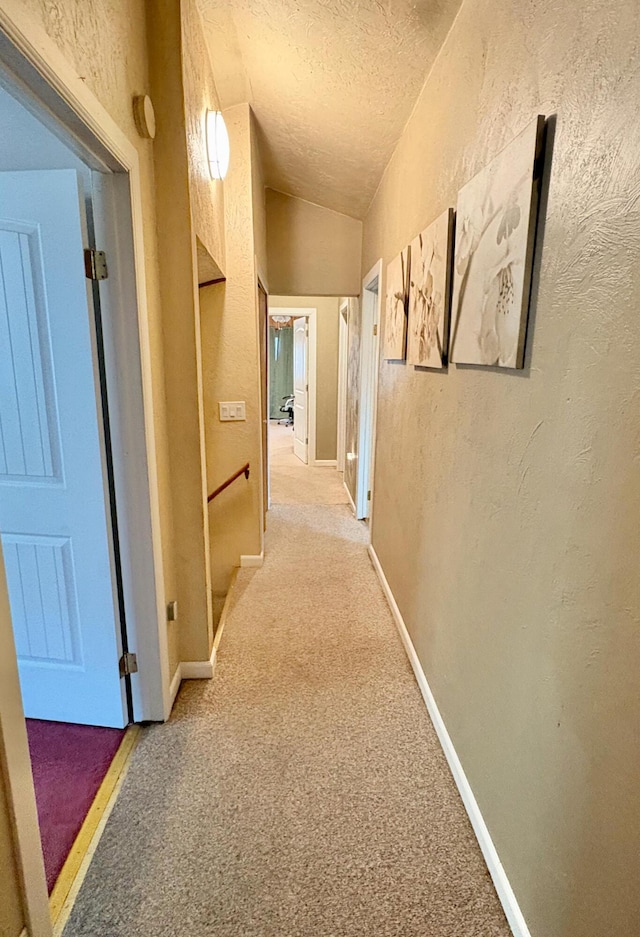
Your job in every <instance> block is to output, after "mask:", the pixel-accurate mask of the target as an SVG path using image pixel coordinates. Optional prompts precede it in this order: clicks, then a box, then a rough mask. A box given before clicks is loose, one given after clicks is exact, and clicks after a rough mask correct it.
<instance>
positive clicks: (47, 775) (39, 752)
mask: <svg viewBox="0 0 640 937" xmlns="http://www.w3.org/2000/svg"><path fill="white" fill-rule="evenodd" d="M27 733H28V736H29V752H30V754H31V768H32V771H33V783H34V786H35V789H36V802H37V804H38V822H39V824H40V837H41V839H42V851H43V853H44V865H45V871H46V874H47V886H48V888H49V893H51V890H52V889H53V886H54V885H55V883H56V880H57V878H58V875H59V874H60V870H61V869H62V866H63V865H64V863H65V860H66V858H67V856H68V855H69V851H70V849H71V847H72V846H73V843H74V840H75V838H76V836H77V835H78V833H79V831H80V827H81V826H82V824H83V822H84V818H85V817H86V815H87V813H88V812H89V808H90V807H91V804H92V803H93V800H94V798H95V796H96V794H97V793H98V788H99V787H100V785H101V783H102V781H103V780H104V777H105V775H106V773H107V771H108V770H109V766H110V764H111V762H112V761H113V758H114V755H115V753H116V752H117V751H118V748H119V746H120V743H121V741H122V739H123V738H124V734H125V733H124V730H120V729H103V728H101V727H99V726H80V725H72V724H70V723H66V722H44V721H42V720H40V719H27Z"/></svg>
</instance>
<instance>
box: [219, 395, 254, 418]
mask: <svg viewBox="0 0 640 937" xmlns="http://www.w3.org/2000/svg"><path fill="white" fill-rule="evenodd" d="M218 406H219V407H220V420H221V422H222V423H227V422H231V421H232V420H246V418H247V412H246V409H245V405H244V400H220V401H219V403H218Z"/></svg>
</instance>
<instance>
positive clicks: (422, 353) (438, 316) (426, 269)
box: [407, 208, 453, 368]
mask: <svg viewBox="0 0 640 937" xmlns="http://www.w3.org/2000/svg"><path fill="white" fill-rule="evenodd" d="M452 241H453V209H452V208H448V209H447V210H446V211H445V212H443V213H442V215H440V217H439V218H437V219H436V220H435V221H434V222H433V223H432V224H430V225H429V227H428V228H425V229H424V231H422V233H421V234H419V235H418V236H417V237H415V238H414V239H413V241H412V242H411V278H410V282H409V325H408V329H409V336H408V341H407V362H408V363H409V364H415V365H419V366H420V367H424V368H444V367H446V365H447V352H448V348H447V341H448V337H449V295H450V290H451V252H452V248H453V243H452Z"/></svg>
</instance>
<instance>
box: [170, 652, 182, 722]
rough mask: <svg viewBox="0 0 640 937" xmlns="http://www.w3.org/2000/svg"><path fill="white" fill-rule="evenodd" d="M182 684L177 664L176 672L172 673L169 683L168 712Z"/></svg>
mask: <svg viewBox="0 0 640 937" xmlns="http://www.w3.org/2000/svg"><path fill="white" fill-rule="evenodd" d="M181 683H182V666H181V664H178V666H177V667H176V672H175V673H174V675H173V677H172V679H171V683H170V684H169V699H170V704H169V712H171V710H172V709H173V704H174V703H175V701H176V696H177V695H178V690H179V689H180V684H181Z"/></svg>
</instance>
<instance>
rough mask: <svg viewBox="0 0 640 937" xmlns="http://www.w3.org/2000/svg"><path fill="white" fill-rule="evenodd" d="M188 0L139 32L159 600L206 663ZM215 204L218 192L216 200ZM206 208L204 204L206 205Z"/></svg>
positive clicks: (161, 6) (176, 0)
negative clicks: (154, 248)
mask: <svg viewBox="0 0 640 937" xmlns="http://www.w3.org/2000/svg"><path fill="white" fill-rule="evenodd" d="M191 2H192V0H156V2H155V3H154V5H153V15H150V16H149V21H148V31H149V54H150V80H151V89H152V96H153V97H154V98H155V101H156V104H155V107H156V114H157V123H158V131H157V135H156V139H155V145H154V156H155V179H156V211H157V218H158V230H157V237H158V246H159V253H160V256H161V257H162V264H161V265H160V289H161V297H162V316H163V338H164V349H165V361H166V362H168V364H167V366H166V367H165V388H166V413H167V423H168V429H169V455H170V468H171V486H172V487H171V497H172V501H173V519H174V524H173V533H174V543H175V567H176V580H175V592H174V594H173V595H171V596H168V598H175V599H177V600H178V610H179V611H178V615H179V619H178V634H179V655H180V659H181V660H206V659H208V657H209V654H210V650H211V643H212V641H213V627H212V609H211V595H210V579H209V543H208V520H207V513H206V510H207V509H206V487H207V479H206V464H205V451H204V442H203V437H204V420H203V399H202V375H201V349H200V319H199V316H200V312H199V305H198V289H197V271H196V265H197V261H196V238H195V231H194V228H193V225H194V219H195V218H199V219H200V227H201V230H202V232H204V234H206V232H207V230H209V231H211V230H216V228H217V224H216V223H211V224H207V220H208V219H207V218H206V212H205V207H203V206H202V205H201V203H200V200H199V196H198V194H197V189H196V191H195V201H193V200H192V199H193V196H194V189H193V187H192V186H191V184H190V183H191V181H192V178H193V175H194V173H193V171H192V170H191V171H190V167H189V149H188V143H187V141H188V140H189V133H188V123H189V120H192V122H193V121H194V120H196V119H197V118H198V116H202V111H203V108H204V106H205V103H206V102H205V101H204V100H203V98H202V96H199V95H197V94H195V95H193V94H192V95H191V97H190V98H189V99H187V96H186V94H185V90H184V85H183V75H184V74H185V73H189V74H190V75H193V74H194V73H201V74H203V75H205V74H206V69H207V68H208V58H206V59H204V60H203V61H202V62H200V63H194V62H190V61H189V59H190V56H191V50H190V49H187V48H185V47H183V44H182V43H183V35H184V32H183V31H184V22H185V17H186V16H188V13H187V11H188V8H189V5H190V4H191ZM192 15H196V14H194V13H193V12H192ZM194 80H195V79H194ZM191 110H193V111H194V112H195V117H193V115H192V114H191ZM212 192H213V194H214V197H215V196H216V195H219V192H218V190H217V188H216V187H212ZM220 201H221V199H220V198H218V205H219V203H220ZM215 204H216V203H215V201H214V202H212V209H214V208H215ZM198 205H200V208H198ZM218 249H220V245H218ZM214 259H217V258H214Z"/></svg>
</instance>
